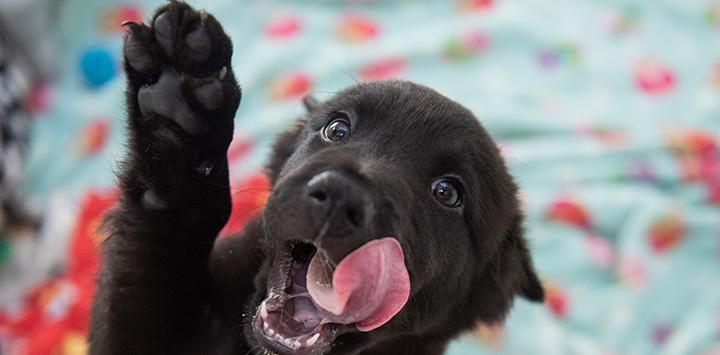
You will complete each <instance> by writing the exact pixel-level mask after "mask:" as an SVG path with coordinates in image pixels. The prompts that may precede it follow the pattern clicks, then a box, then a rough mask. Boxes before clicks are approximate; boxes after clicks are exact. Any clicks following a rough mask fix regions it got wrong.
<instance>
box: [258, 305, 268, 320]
mask: <svg viewBox="0 0 720 355" xmlns="http://www.w3.org/2000/svg"><path fill="white" fill-rule="evenodd" d="M260 316H262V317H263V319H265V318H267V317H268V311H267V305H266V304H265V302H263V303H261V304H260Z"/></svg>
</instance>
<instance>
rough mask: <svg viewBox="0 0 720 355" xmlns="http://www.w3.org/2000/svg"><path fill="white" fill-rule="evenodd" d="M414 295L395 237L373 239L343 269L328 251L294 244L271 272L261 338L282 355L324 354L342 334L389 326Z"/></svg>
mask: <svg viewBox="0 0 720 355" xmlns="http://www.w3.org/2000/svg"><path fill="white" fill-rule="evenodd" d="M409 295H410V277H409V274H408V271H407V268H406V267H405V260H404V255H403V251H402V248H401V246H400V243H399V242H398V241H397V240H396V239H395V238H393V237H385V238H379V239H374V240H371V241H369V242H367V243H365V244H363V245H362V246H360V247H359V248H357V249H355V250H354V251H352V252H351V253H350V254H348V255H346V256H345V257H344V258H343V259H342V260H341V261H340V262H339V263H338V264H337V265H334V264H333V263H332V262H331V261H330V260H329V259H328V258H327V257H326V256H325V253H324V251H323V250H317V249H316V248H315V247H314V246H313V245H311V244H308V243H303V242H299V241H291V242H288V243H287V245H286V247H285V250H284V251H283V252H281V253H280V254H279V256H278V257H277V259H276V260H275V263H274V267H273V268H272V270H271V271H270V275H269V277H268V293H267V298H265V300H263V301H262V302H261V303H260V306H259V307H258V310H257V312H256V315H255V320H254V330H255V335H256V338H257V339H258V340H259V341H260V343H261V344H262V345H263V346H265V347H266V348H270V349H272V350H273V351H275V352H279V353H282V354H309V353H322V352H324V351H323V350H325V349H327V348H330V347H331V345H332V342H333V341H334V340H335V338H336V337H337V336H339V335H341V334H344V333H347V332H350V331H360V332H369V331H372V330H374V329H376V328H378V327H380V326H382V325H384V324H385V323H387V322H388V321H390V319H391V318H393V317H394V316H395V315H396V314H397V313H398V312H400V310H401V309H402V308H403V307H404V306H405V303H406V302H407V300H408V298H409Z"/></svg>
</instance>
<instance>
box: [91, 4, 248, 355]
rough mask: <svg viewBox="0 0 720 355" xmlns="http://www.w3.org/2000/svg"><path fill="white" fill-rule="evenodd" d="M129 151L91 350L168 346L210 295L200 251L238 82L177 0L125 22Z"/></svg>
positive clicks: (205, 26)
mask: <svg viewBox="0 0 720 355" xmlns="http://www.w3.org/2000/svg"><path fill="white" fill-rule="evenodd" d="M127 27H128V34H127V37H126V39H125V47H124V55H125V70H126V73H127V77H128V84H127V111H128V149H129V151H128V155H127V157H126V159H125V162H124V164H123V165H122V171H121V173H120V187H121V197H120V202H119V206H118V207H117V209H116V210H115V211H114V213H112V214H111V216H110V217H109V219H108V222H107V226H108V229H109V233H110V235H109V237H108V239H107V240H106V242H105V243H104V244H103V251H102V252H103V254H102V260H103V264H102V267H101V271H100V275H99V280H98V288H97V293H96V296H95V299H94V304H93V310H92V317H91V323H90V334H89V341H90V352H91V353H93V354H138V353H142V354H145V353H148V354H175V353H179V352H182V350H183V349H186V346H187V345H188V342H190V341H191V340H192V337H193V336H194V335H195V334H196V333H197V331H198V330H197V329H196V328H197V327H198V325H199V323H200V321H201V318H202V317H203V313H204V312H206V309H207V306H208V298H209V294H208V293H209V291H208V289H209V287H208V284H209V280H208V275H207V274H208V270H207V260H208V254H209V252H210V250H211V248H212V245H213V241H214V240H215V237H216V235H217V233H218V232H219V230H220V229H221V228H222V227H223V225H224V224H225V222H226V221H227V218H228V216H229V213H230V207H231V202H230V191H229V183H228V163H227V158H226V151H227V147H228V145H229V143H230V140H231V139H232V134H233V117H234V115H235V111H236V109H237V106H238V103H239V101H240V89H239V88H238V85H237V83H236V81H235V77H234V76H233V72H232V69H231V67H230V57H231V54H232V45H231V43H230V39H229V38H228V37H227V35H226V34H225V33H224V32H223V30H222V27H221V26H220V25H219V24H218V22H217V21H216V20H215V19H214V18H213V17H212V16H211V15H209V14H207V13H203V12H197V11H195V10H193V9H192V8H191V7H190V6H188V5H186V4H184V3H181V2H176V1H173V2H171V3H170V4H168V5H166V6H164V7H162V8H160V9H159V10H158V11H157V13H156V14H155V16H154V18H153V20H152V22H151V23H150V25H144V24H137V23H128V24H127Z"/></svg>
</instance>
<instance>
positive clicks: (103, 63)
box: [80, 47, 117, 88]
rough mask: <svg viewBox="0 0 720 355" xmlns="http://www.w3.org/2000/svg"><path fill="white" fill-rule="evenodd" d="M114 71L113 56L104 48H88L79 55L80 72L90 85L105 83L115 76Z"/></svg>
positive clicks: (99, 85) (96, 85) (115, 70)
mask: <svg viewBox="0 0 720 355" xmlns="http://www.w3.org/2000/svg"><path fill="white" fill-rule="evenodd" d="M116 72H117V68H116V66H115V62H114V61H113V57H112V55H111V54H110V51H108V50H107V49H105V48H99V47H93V48H88V49H86V50H84V51H83V53H82V54H81V55H80V73H81V74H82V76H83V79H85V82H86V83H87V84H88V85H90V86H91V87H94V88H98V87H101V86H103V85H105V84H106V83H107V82H109V81H110V80H112V78H113V77H115V73H116Z"/></svg>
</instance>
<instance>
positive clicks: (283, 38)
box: [0, 0, 720, 355]
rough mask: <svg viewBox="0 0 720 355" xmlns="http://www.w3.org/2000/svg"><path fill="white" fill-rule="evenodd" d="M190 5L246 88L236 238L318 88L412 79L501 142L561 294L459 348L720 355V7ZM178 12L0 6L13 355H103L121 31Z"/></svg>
mask: <svg viewBox="0 0 720 355" xmlns="http://www.w3.org/2000/svg"><path fill="white" fill-rule="evenodd" d="M189 2H190V3H191V4H192V5H194V6H196V7H199V8H205V9H207V10H208V11H210V12H212V13H214V14H215V16H216V17H217V18H218V19H219V21H220V22H221V23H222V24H223V25H224V26H225V29H226V31H227V32H228V33H229V35H230V36H231V37H232V39H233V41H234V45H235V55H234V57H233V64H234V67H235V73H236V75H237V77H238V80H239V82H240V83H241V85H242V87H243V92H244V96H243V102H242V104H241V105H240V109H239V110H238V113H237V118H236V137H235V139H234V142H233V144H232V146H231V149H230V152H229V157H230V160H231V165H232V169H233V173H232V177H231V182H232V185H233V187H234V188H235V191H238V192H236V193H235V194H234V205H235V208H234V214H233V216H232V218H231V221H230V223H229V224H228V226H227V228H226V229H225V231H224V232H223V233H232V232H234V231H238V230H240V229H241V228H242V226H243V224H244V223H245V221H246V220H247V218H248V217H249V216H250V215H251V214H252V213H254V212H255V211H257V210H258V208H259V207H260V206H262V204H263V202H264V199H265V197H266V196H265V195H263V194H258V193H256V192H255V193H250V192H245V193H243V192H239V191H240V190H241V189H245V190H249V191H252V190H253V188H254V187H257V188H260V187H263V186H266V185H267V181H266V180H265V178H264V176H263V175H262V173H261V167H262V163H263V161H264V160H265V159H266V157H267V155H268V149H269V146H270V144H271V142H272V139H273V137H274V135H275V134H277V133H278V132H280V131H282V130H283V129H285V128H287V127H288V126H289V125H290V124H291V123H292V122H293V120H294V119H295V118H296V117H298V116H299V115H300V114H302V112H303V108H302V105H301V104H300V101H299V100H300V98H301V97H302V96H303V95H305V94H307V93H310V92H312V93H315V94H316V95H317V96H318V97H320V98H326V97H329V96H330V95H332V94H333V93H334V92H336V91H338V90H340V89H342V88H344V87H346V86H348V85H351V84H353V83H355V82H356V81H371V80H380V79H388V78H405V79H410V80H413V81H417V82H419V83H422V84H425V85H428V86H430V87H433V88H435V89H437V90H438V91H440V92H441V93H443V94H445V95H447V96H448V97H450V98H452V99H454V100H457V101H459V102H460V103H462V104H463V105H465V106H467V107H469V108H470V109H471V110H472V111H474V112H475V114H476V115H477V116H478V118H479V119H480V120H481V121H482V123H483V124H484V125H485V126H486V127H487V128H488V129H489V131H490V132H491V133H492V134H493V136H494V137H495V138H496V140H497V142H498V143H499V144H500V145H501V147H502V150H503V152H504V154H505V157H506V159H507V161H508V164H509V165H510V168H511V170H512V172H513V174H514V175H515V176H516V177H517V180H518V181H519V183H520V185H521V187H522V199H523V202H524V206H525V210H526V213H527V221H526V229H527V237H528V239H529V241H530V245H531V249H532V252H533V255H534V258H535V259H534V260H535V264H536V266H537V269H538V270H539V273H540V274H541V276H542V278H543V281H544V283H545V286H546V289H547V301H546V303H545V305H544V306H542V305H541V306H538V305H531V304H529V303H526V302H525V301H522V300H518V302H517V303H516V306H515V308H514V310H513V311H512V313H511V315H510V316H509V318H508V319H507V321H506V323H505V326H504V327H502V326H499V325H495V326H487V325H484V326H483V325H478V327H477V329H475V331H473V332H471V333H468V334H467V335H466V336H464V337H462V338H461V339H460V340H458V341H456V342H455V343H453V344H452V346H451V347H450V348H449V350H448V353H449V354H453V355H460V354H602V355H607V354H701V355H710V354H715V355H717V354H720V150H719V149H720V148H719V147H718V142H719V139H720V1H717V0H712V1H711V0H692V1H691V0H653V1H647V0H645V1H643V0H636V1H633V0H608V1H596V0H436V1H410V0H408V1H402V0H395V1H390V0H388V1H380V0H377V1H370V0H366V1H339V0H338V1H331V0H326V1H321V0H315V1H299V0H286V1H261V0H248V1H239V0H207V1H194V0H190V1H189ZM160 4H162V2H161V1H141V0H0V205H2V208H1V209H0V210H1V211H2V212H1V213H0V354H63V355H75V354H84V353H85V352H86V347H85V338H84V333H85V331H86V327H87V317H88V312H89V304H90V300H91V297H92V292H93V288H94V284H93V280H94V272H95V270H96V268H97V263H98V259H97V251H96V250H97V249H96V248H97V245H98V244H99V243H100V242H101V241H102V239H103V238H104V237H105V235H104V234H103V233H101V232H97V231H96V227H97V226H98V225H99V223H100V218H101V216H102V214H103V213H104V211H105V210H107V208H109V207H110V206H111V205H112V204H113V202H114V200H115V198H116V190H115V178H114V175H113V171H114V170H115V169H116V168H117V166H118V162H119V161H120V160H121V159H122V156H123V152H124V146H123V137H124V124H123V120H124V115H125V113H124V109H123V100H124V97H123V90H124V78H123V74H122V71H121V70H120V68H121V61H122V56H121V45H122V36H123V28H122V27H121V26H120V23H121V22H122V21H124V20H133V21H140V20H143V19H148V18H149V17H150V16H151V15H152V13H153V9H154V8H155V7H156V6H158V5H160ZM255 191H257V189H255ZM448 297H452V295H448Z"/></svg>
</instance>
